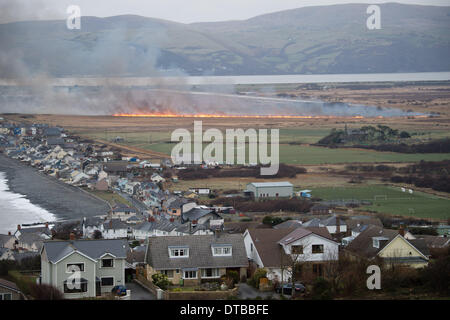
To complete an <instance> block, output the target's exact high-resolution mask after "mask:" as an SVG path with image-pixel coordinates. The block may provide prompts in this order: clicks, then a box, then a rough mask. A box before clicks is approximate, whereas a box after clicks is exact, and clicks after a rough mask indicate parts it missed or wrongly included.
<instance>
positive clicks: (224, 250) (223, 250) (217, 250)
mask: <svg viewBox="0 0 450 320" xmlns="http://www.w3.org/2000/svg"><path fill="white" fill-rule="evenodd" d="M213 255H214V256H231V247H213Z"/></svg>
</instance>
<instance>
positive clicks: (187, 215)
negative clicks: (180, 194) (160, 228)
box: [181, 206, 222, 225]
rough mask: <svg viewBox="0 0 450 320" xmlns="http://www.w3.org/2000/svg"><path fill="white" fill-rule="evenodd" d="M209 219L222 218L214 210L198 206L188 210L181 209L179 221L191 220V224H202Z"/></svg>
mask: <svg viewBox="0 0 450 320" xmlns="http://www.w3.org/2000/svg"><path fill="white" fill-rule="evenodd" d="M211 219H213V220H214V219H222V217H221V216H220V215H219V214H218V213H216V211H215V210H213V209H211V208H208V207H205V206H198V207H195V208H192V209H190V210H187V211H183V212H182V214H181V221H182V222H183V223H185V222H191V223H192V224H193V225H196V224H204V223H206V222H208V221H209V220H211Z"/></svg>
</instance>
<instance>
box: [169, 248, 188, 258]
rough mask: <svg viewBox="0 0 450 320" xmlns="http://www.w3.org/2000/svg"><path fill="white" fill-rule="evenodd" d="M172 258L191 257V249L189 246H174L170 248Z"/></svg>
mask: <svg viewBox="0 0 450 320" xmlns="http://www.w3.org/2000/svg"><path fill="white" fill-rule="evenodd" d="M170 257H171V258H187V257H189V249H187V248H173V249H170Z"/></svg>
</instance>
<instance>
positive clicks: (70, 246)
mask: <svg viewBox="0 0 450 320" xmlns="http://www.w3.org/2000/svg"><path fill="white" fill-rule="evenodd" d="M127 250H128V244H127V242H126V240H122V239H113V240H104V239H102V240H68V241H45V242H44V245H43V247H42V249H41V283H45V284H50V285H52V286H54V287H56V288H58V289H59V290H60V291H61V292H63V293H64V296H65V298H67V299H78V298H87V297H95V296H99V295H102V294H105V293H110V292H111V289H112V288H113V287H114V286H116V285H125V259H126V257H127Z"/></svg>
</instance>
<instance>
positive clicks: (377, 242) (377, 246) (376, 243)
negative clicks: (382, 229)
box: [373, 238, 380, 248]
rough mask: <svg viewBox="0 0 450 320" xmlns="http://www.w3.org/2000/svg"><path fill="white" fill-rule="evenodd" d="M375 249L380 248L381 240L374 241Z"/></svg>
mask: <svg viewBox="0 0 450 320" xmlns="http://www.w3.org/2000/svg"><path fill="white" fill-rule="evenodd" d="M373 247H374V248H379V247H380V240H378V239H375V238H374V239H373Z"/></svg>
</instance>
